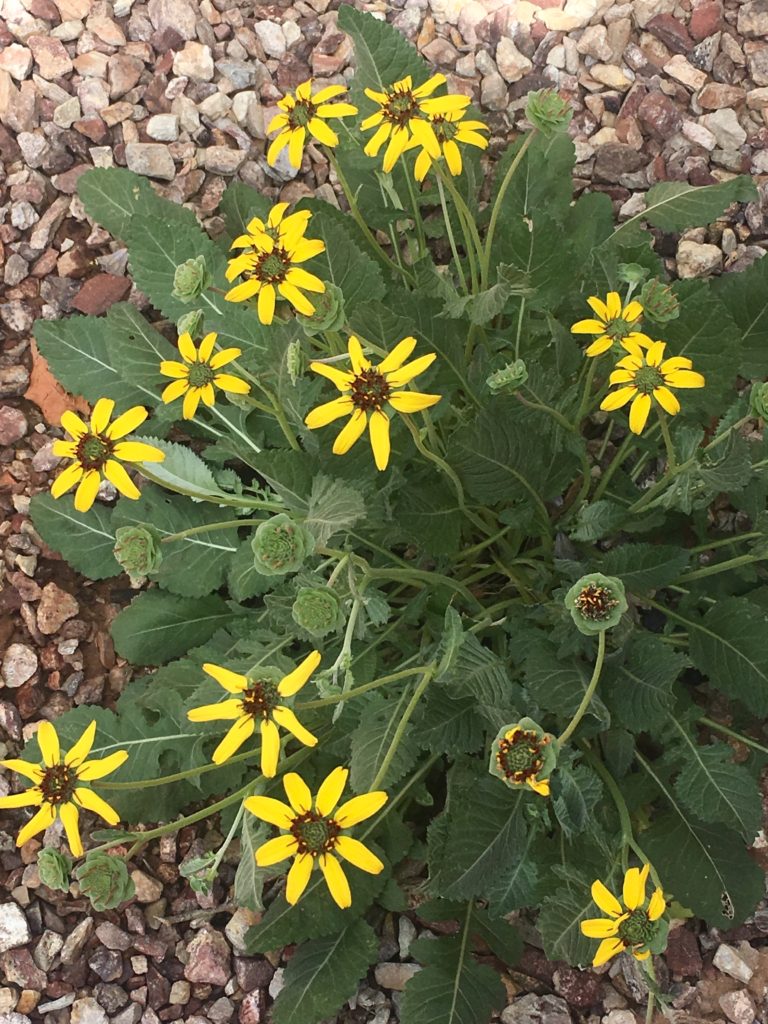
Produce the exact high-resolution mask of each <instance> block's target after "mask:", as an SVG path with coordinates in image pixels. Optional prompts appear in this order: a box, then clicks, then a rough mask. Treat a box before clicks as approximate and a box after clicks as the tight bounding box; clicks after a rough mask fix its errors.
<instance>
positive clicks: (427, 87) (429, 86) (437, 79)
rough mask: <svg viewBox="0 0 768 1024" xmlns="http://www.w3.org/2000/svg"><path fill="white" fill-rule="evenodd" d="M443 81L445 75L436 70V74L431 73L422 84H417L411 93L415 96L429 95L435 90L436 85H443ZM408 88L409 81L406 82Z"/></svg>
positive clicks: (444, 80)
mask: <svg viewBox="0 0 768 1024" xmlns="http://www.w3.org/2000/svg"><path fill="white" fill-rule="evenodd" d="M445 82H446V78H445V75H443V74H440V72H438V73H437V74H436V75H432V77H431V78H428V79H427V80H426V82H424V83H423V85H419V86H418V87H417V88H416V89H414V90H413V95H414V96H416V97H422V96H429V95H430V94H431V93H433V92H434V91H435V89H437V87H438V86H440V85H445ZM408 88H410V82H409V83H408Z"/></svg>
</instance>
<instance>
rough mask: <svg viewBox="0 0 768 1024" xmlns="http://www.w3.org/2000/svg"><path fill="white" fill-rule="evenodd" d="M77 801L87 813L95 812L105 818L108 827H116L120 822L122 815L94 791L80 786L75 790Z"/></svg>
mask: <svg viewBox="0 0 768 1024" xmlns="http://www.w3.org/2000/svg"><path fill="white" fill-rule="evenodd" d="M75 800H76V801H77V802H78V803H79V804H80V806H81V807H84V808H85V809H86V811H93V813H94V814H98V816H99V817H100V818H103V819H104V821H106V822H107V824H108V825H116V824H117V823H118V821H120V815H119V814H118V813H117V811H116V810H115V809H114V807H112V806H111V805H110V804H108V803H107V801H106V800H103V799H102V798H101V797H100V796H99V794H98V793H94V791H93V790H92V789H86V788H85V787H84V786H80V787H78V788H77V789H76V790H75Z"/></svg>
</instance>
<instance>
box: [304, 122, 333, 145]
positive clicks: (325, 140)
mask: <svg viewBox="0 0 768 1024" xmlns="http://www.w3.org/2000/svg"><path fill="white" fill-rule="evenodd" d="M307 128H309V134H310V135H313V136H314V137H315V138H316V139H317V141H318V142H322V144H323V145H324V146H338V144H339V136H338V135H337V134H336V132H335V131H334V130H333V128H331V127H330V125H327V124H326V123H325V121H323V119H322V118H320V117H313V118H311V119H310V122H309V124H308V125H307Z"/></svg>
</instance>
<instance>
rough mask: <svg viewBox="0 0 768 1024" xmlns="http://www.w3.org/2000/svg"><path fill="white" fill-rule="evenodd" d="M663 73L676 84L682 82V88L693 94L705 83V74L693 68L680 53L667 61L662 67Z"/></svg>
mask: <svg viewBox="0 0 768 1024" xmlns="http://www.w3.org/2000/svg"><path fill="white" fill-rule="evenodd" d="M664 71H665V72H666V73H667V74H668V75H669V76H670V78H674V79H675V80H676V81H677V82H682V84H683V85H684V86H686V87H687V88H688V89H691V90H692V91H693V92H696V91H697V90H698V89H701V88H702V87H703V86H704V85H706V82H707V76H706V75H705V73H704V72H703V71H699V70H698V68H695V67H694V66H693V64H691V63H690V61H688V60H687V59H686V58H685V57H684V56H683V55H682V54H681V53H676V54H675V56H674V57H672V58H671V59H670V60H668V61H667V63H666V64H665V65H664Z"/></svg>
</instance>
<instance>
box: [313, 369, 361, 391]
mask: <svg viewBox="0 0 768 1024" xmlns="http://www.w3.org/2000/svg"><path fill="white" fill-rule="evenodd" d="M309 368H310V370H313V371H314V372H315V373H319V374H320V376H321V377H326V378H327V379H328V380H330V381H332V382H333V383H334V384H335V385H336V387H337V388H338V389H339V391H349V388H350V385H351V384H352V381H353V380H354V379H355V375H354V374H353V373H349V372H348V371H347V370H340V369H339V368H338V367H337V366H331V365H330V364H328V363H310V364H309Z"/></svg>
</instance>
